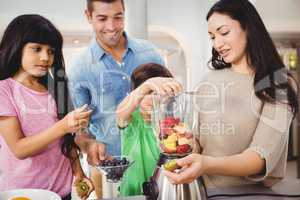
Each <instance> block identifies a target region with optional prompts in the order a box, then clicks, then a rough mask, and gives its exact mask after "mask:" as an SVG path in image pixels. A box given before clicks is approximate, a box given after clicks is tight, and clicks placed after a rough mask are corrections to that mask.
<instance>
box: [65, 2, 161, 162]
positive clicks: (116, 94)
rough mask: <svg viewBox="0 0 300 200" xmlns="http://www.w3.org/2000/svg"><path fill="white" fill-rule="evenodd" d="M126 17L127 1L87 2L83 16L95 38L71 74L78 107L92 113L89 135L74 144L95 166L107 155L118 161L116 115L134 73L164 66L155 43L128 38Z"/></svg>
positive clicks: (68, 71) (78, 59) (68, 72)
mask: <svg viewBox="0 0 300 200" xmlns="http://www.w3.org/2000/svg"><path fill="white" fill-rule="evenodd" d="M124 11H125V10H124V2H123V0H87V9H86V11H85V14H86V16H87V19H88V21H89V23H90V24H91V25H92V27H93V29H94V32H95V37H94V38H93V40H92V41H91V44H90V45H89V47H88V48H87V49H86V51H85V52H84V53H83V54H82V55H81V56H79V57H78V58H77V59H76V60H75V62H74V63H73V64H72V66H70V67H69V68H68V69H67V75H68V79H69V89H70V94H71V98H72V101H73V104H74V106H75V107H79V106H81V105H84V104H88V105H89V106H90V108H91V109H93V113H92V116H91V119H90V125H89V128H88V132H89V134H86V133H83V134H77V135H76V138H75V142H76V143H77V144H78V145H79V147H80V148H81V150H82V151H84V152H86V153H87V159H88V162H89V164H91V165H97V164H99V163H100V162H101V160H104V159H105V158H106V155H107V154H109V155H120V149H121V145H120V135H119V129H118V128H117V126H116V117H115V110H116V107H117V106H118V104H119V103H120V102H121V101H122V100H123V98H124V97H125V96H126V95H127V94H128V93H129V92H130V88H131V83H130V75H131V73H132V71H133V70H134V69H135V68H136V67H137V66H139V65H141V64H145V63H157V64H161V65H163V61H162V59H161V57H160V56H159V54H158V53H157V51H156V49H155V47H154V46H153V45H152V44H151V43H149V42H147V41H144V40H138V39H133V38H130V37H129V36H128V35H127V34H126V33H125V32H124ZM94 138H95V139H94Z"/></svg>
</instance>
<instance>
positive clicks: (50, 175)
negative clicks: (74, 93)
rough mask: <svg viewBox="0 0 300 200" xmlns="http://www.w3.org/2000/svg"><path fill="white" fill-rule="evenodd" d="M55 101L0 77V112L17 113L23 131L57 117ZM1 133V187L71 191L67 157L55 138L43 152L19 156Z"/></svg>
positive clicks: (46, 125) (35, 129)
mask: <svg viewBox="0 0 300 200" xmlns="http://www.w3.org/2000/svg"><path fill="white" fill-rule="evenodd" d="M56 110H57V108H56V103H55V101H54V99H53V98H52V96H51V95H50V94H49V93H48V92H45V93H41V92H37V91H34V90H31V89H29V88H27V87H25V86H23V85H22V84H21V83H19V82H17V81H15V80H13V79H12V78H8V79H5V80H2V81H0V116H14V117H17V118H18V120H19V123H20V127H21V129H22V132H23V134H24V135H25V136H26V137H28V136H31V135H35V134H38V133H40V132H41V131H43V130H45V129H47V128H49V127H51V126H52V125H54V123H56V122H57V121H58V118H57V112H56ZM1 134H2V133H0V191H3V190H9V189H21V188H40V189H47V190H51V191H53V192H56V193H58V194H59V195H60V196H66V195H67V194H69V193H70V192H71V184H72V178H73V176H72V169H71V165H70V161H69V159H68V158H66V157H65V156H64V155H63V154H62V152H61V148H60V146H61V142H62V140H57V141H55V142H54V143H52V144H50V145H49V146H48V147H46V148H45V149H44V150H43V151H42V152H40V153H38V154H36V155H34V156H31V157H29V158H26V159H24V160H20V159H18V158H16V157H15V156H14V154H13V153H12V151H11V150H10V148H9V147H8V146H7V144H6V142H5V141H4V138H3V137H2V136H1Z"/></svg>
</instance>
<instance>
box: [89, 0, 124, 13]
mask: <svg viewBox="0 0 300 200" xmlns="http://www.w3.org/2000/svg"><path fill="white" fill-rule="evenodd" d="M95 1H99V2H104V3H114V2H116V1H121V3H122V6H123V9H124V10H125V6H124V0H87V1H86V3H87V9H88V11H89V12H90V13H91V12H93V10H94V8H93V2H95Z"/></svg>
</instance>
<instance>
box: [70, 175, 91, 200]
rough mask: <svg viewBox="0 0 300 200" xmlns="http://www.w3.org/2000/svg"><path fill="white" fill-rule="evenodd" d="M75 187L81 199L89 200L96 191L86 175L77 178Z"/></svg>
mask: <svg viewBox="0 0 300 200" xmlns="http://www.w3.org/2000/svg"><path fill="white" fill-rule="evenodd" d="M74 186H75V188H76V193H77V195H78V196H79V197H80V198H81V199H84V200H85V199H87V198H88V197H89V195H90V194H91V192H92V191H93V190H94V185H93V183H92V181H91V180H90V179H89V178H87V177H86V176H85V175H82V176H77V177H76V176H75V181H74Z"/></svg>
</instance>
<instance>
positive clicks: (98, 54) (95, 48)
mask: <svg viewBox="0 0 300 200" xmlns="http://www.w3.org/2000/svg"><path fill="white" fill-rule="evenodd" d="M124 36H125V38H126V50H125V52H127V51H128V50H131V51H133V52H136V47H135V45H134V42H133V40H132V39H131V38H130V37H128V35H127V33H126V32H124ZM91 49H92V52H93V56H94V58H96V59H99V60H100V59H102V57H103V56H104V55H105V54H106V52H105V51H104V49H103V48H102V47H101V46H100V45H99V44H98V42H97V40H96V36H94V37H93V39H92V44H91Z"/></svg>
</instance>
